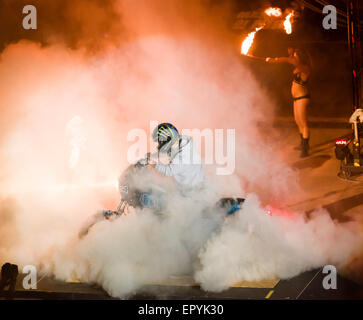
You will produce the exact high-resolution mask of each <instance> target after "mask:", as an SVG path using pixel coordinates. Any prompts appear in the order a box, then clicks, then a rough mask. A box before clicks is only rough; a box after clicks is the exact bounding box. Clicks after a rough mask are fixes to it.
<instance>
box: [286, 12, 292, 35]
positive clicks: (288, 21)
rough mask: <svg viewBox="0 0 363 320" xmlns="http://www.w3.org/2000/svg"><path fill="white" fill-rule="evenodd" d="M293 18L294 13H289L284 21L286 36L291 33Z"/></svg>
mask: <svg viewBox="0 0 363 320" xmlns="http://www.w3.org/2000/svg"><path fill="white" fill-rule="evenodd" d="M293 16H294V11H291V12H290V13H289V14H288V15H287V16H286V19H285V21H284V28H285V31H286V33H287V34H291V32H292V17H293Z"/></svg>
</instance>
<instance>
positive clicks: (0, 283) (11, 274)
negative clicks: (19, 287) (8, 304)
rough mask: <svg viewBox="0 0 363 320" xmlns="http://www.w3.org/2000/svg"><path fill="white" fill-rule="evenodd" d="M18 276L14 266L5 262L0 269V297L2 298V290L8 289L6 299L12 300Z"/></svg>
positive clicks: (16, 268) (16, 267)
mask: <svg viewBox="0 0 363 320" xmlns="http://www.w3.org/2000/svg"><path fill="white" fill-rule="evenodd" d="M18 274H19V271H18V266H17V265H16V264H11V263H9V262H7V263H5V264H4V265H3V266H2V267H1V280H0V296H3V294H4V289H5V288H6V287H9V289H8V291H7V294H6V298H8V299H12V298H13V296H14V292H15V285H16V279H17V277H18Z"/></svg>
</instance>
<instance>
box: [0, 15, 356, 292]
mask: <svg viewBox="0 0 363 320" xmlns="http://www.w3.org/2000/svg"><path fill="white" fill-rule="evenodd" d="M169 9H170V8H169ZM151 12H153V11H151ZM173 12H174V11H173ZM131 20H132V19H131ZM127 21H128V19H127V16H125V17H124V20H123V23H127ZM148 21H149V20H148ZM149 22H150V21H149ZM130 23H131V22H130ZM132 23H135V21H133V22H132ZM157 28H161V29H162V26H159V25H158V26H157ZM188 32H189V33H190V36H186V35H185V34H188ZM0 77H1V79H3V81H2V83H1V85H0V96H1V97H2V99H1V107H2V110H3V117H4V118H6V119H7V122H6V123H7V127H6V129H4V131H3V132H2V136H1V138H2V141H1V142H2V144H1V161H2V166H1V169H0V191H1V194H2V196H3V197H4V200H3V201H2V202H1V203H2V210H1V212H0V214H1V216H0V219H1V221H2V222H4V223H2V225H1V227H0V232H1V233H0V235H1V236H2V238H4V239H6V240H5V241H4V242H2V243H1V244H0V254H1V255H0V260H2V261H5V260H6V259H9V260H10V259H12V260H13V261H14V262H15V263H19V264H21V265H26V264H34V265H36V266H38V267H39V268H40V270H41V272H46V273H47V274H49V275H54V276H56V277H57V278H59V279H63V280H65V279H68V278H75V277H77V278H80V279H81V280H83V281H88V282H96V283H98V284H100V285H102V286H103V288H105V289H106V290H107V291H108V292H109V293H110V294H111V295H113V296H117V297H124V296H127V295H129V294H132V293H133V292H135V291H137V290H138V289H139V288H140V287H142V286H143V285H145V284H149V283H153V282H158V281H162V280H164V279H166V278H168V277H169V276H171V275H175V274H186V273H189V274H192V275H194V277H195V279H196V280H197V281H200V283H201V284H202V287H203V288H204V289H206V290H213V291H220V290H222V289H225V288H227V287H228V286H229V285H231V284H232V283H233V282H234V281H241V280H261V279H266V278H274V277H281V278H288V277H291V276H294V275H296V274H298V273H300V272H302V271H304V270H307V269H310V268H313V267H317V266H319V265H322V264H325V263H330V262H331V263H335V264H337V265H341V264H344V263H345V262H346V260H347V258H348V256H349V255H350V253H351V252H352V251H353V250H354V249H355V248H356V247H355V244H356V243H357V241H358V239H357V238H356V237H355V235H354V233H353V231H351V226H338V225H335V224H334V223H333V222H332V221H331V220H330V218H329V217H328V215H327V214H326V213H323V212H320V213H317V217H315V218H313V219H312V221H310V222H306V221H304V218H303V217H301V216H297V217H296V218H295V219H294V220H291V221H290V220H284V219H282V218H281V219H279V218H272V217H269V216H267V215H266V214H265V211H264V210H263V209H262V208H261V205H260V204H259V202H258V200H257V199H256V196H251V197H250V198H249V200H248V202H247V204H246V206H245V208H244V209H243V211H242V212H241V214H240V215H237V216H236V217H230V218H228V219H227V220H226V221H224V217H223V216H221V213H218V212H212V213H209V214H206V213H205V211H204V208H205V207H206V206H211V205H213V204H214V203H215V201H216V200H217V199H218V198H219V197H221V196H222V195H223V196H228V195H244V194H245V193H246V192H248V193H249V192H252V191H256V193H257V194H258V196H259V197H260V198H262V199H263V201H264V203H265V202H266V203H267V202H269V201H274V202H280V203H283V201H286V199H287V198H288V196H289V193H290V192H291V191H292V190H295V191H297V190H298V185H297V183H296V175H295V174H294V172H293V171H292V170H291V169H290V168H288V167H287V166H286V164H285V163H283V162H282V161H281V157H280V155H279V153H278V152H277V151H276V150H273V147H272V146H267V145H266V144H265V143H264V141H263V139H262V137H261V136H260V133H259V131H258V128H257V125H256V124H257V121H262V120H263V121H266V122H267V123H268V122H269V121H270V120H271V117H272V113H273V105H272V104H271V103H270V102H269V99H268V95H267V93H266V92H265V91H264V90H263V89H262V88H261V87H260V86H259V84H258V83H257V82H256V81H255V79H254V77H253V76H252V74H251V73H250V72H249V70H248V69H247V68H246V67H245V66H244V65H243V64H242V63H241V61H240V60H239V57H238V56H236V55H235V54H234V52H233V48H232V47H231V46H230V45H229V44H228V41H227V40H226V41H225V40H224V39H223V37H221V38H220V39H218V41H214V42H213V41H212V42H209V41H204V40H203V39H201V38H198V37H197V36H193V33H192V31H191V30H189V31H188V30H184V32H183V34H182V35H181V36H179V37H176V36H175V35H173V36H168V34H167V32H164V33H155V34H150V33H148V34H146V35H144V36H143V35H142V32H141V31H139V30H138V34H137V37H135V39H134V40H131V39H128V42H124V43H123V44H122V45H120V46H118V47H108V48H107V49H105V50H104V51H102V52H100V53H99V54H97V55H94V56H92V57H89V56H87V55H86V54H85V52H84V50H83V49H79V50H73V51H72V50H69V49H67V48H64V47H63V46H60V45H52V46H50V47H46V48H41V47H40V46H38V45H37V44H34V43H29V42H20V43H18V44H14V45H11V46H8V47H7V48H6V50H5V51H4V52H3V53H2V55H1V60H0ZM75 117H80V118H81V119H82V124H83V125H84V132H85V134H86V139H84V144H83V145H82V149H81V150H80V153H79V161H78V163H77V165H76V166H74V167H73V168H70V167H69V159H70V156H71V155H72V147H71V144H72V143H71V142H70V139H71V138H70V137H69V134H68V133H67V124H69V121H70V120H71V119H74V118H75ZM151 120H158V121H160V122H163V121H168V122H172V123H174V124H175V125H176V126H177V127H178V128H180V129H182V128H189V129H192V128H199V129H204V128H212V129H214V128H224V129H226V128H235V129H236V144H237V145H236V174H235V175H233V176H227V177H216V176H215V174H214V173H215V171H214V168H212V169H213V170H211V168H207V171H208V172H209V174H208V181H209V182H210V187H209V188H208V189H207V190H206V194H203V195H196V198H195V199H193V198H181V197H180V196H176V195H170V199H169V205H170V207H169V210H168V211H167V213H168V218H166V219H162V220H160V219H159V218H158V217H155V216H154V215H152V214H151V213H150V212H148V211H147V210H145V211H143V212H137V213H136V214H133V215H132V214H131V215H129V216H126V217H122V218H120V219H118V220H115V221H113V222H109V221H103V222H100V223H98V224H97V225H96V226H94V228H92V230H91V232H90V233H89V235H87V236H86V237H85V238H84V239H83V240H82V241H80V240H79V239H78V232H79V231H80V229H81V227H82V225H83V223H84V222H85V220H87V218H89V217H90V216H92V215H93V214H94V213H95V212H96V210H98V209H102V208H110V209H112V208H113V206H115V205H116V204H117V201H118V194H117V191H116V188H115V186H114V185H115V183H116V182H117V177H118V175H119V174H120V173H121V171H122V170H123V169H124V168H125V167H126V166H127V165H128V163H127V161H126V153H127V149H128V147H129V146H130V142H127V140H126V137H127V133H128V132H129V130H131V129H134V128H142V129H145V130H149V121H151ZM82 141H83V140H82ZM266 181H269V183H268V185H267V184H266ZM11 201H14V202H11ZM337 237H339V238H342V239H343V240H342V241H340V243H342V245H341V246H338V247H337V246H332V242H333V241H334V243H335V240H336V238H337ZM208 239H210V241H208V242H207V240H208ZM322 239H323V240H322ZM205 244H206V245H205Z"/></svg>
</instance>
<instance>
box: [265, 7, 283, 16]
mask: <svg viewBox="0 0 363 320" xmlns="http://www.w3.org/2000/svg"><path fill="white" fill-rule="evenodd" d="M265 13H266V14H267V15H268V16H269V17H271V16H274V17H280V16H281V14H282V12H281V9H280V8H272V7H271V8H267V9H266V10H265Z"/></svg>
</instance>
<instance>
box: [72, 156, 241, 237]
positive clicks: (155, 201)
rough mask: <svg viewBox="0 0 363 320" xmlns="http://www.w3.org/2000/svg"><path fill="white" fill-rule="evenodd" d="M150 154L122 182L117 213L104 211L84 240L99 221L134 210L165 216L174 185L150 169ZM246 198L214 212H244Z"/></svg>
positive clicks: (223, 203)
mask: <svg viewBox="0 0 363 320" xmlns="http://www.w3.org/2000/svg"><path fill="white" fill-rule="evenodd" d="M149 157H150V156H149V154H148V155H147V156H146V158H145V159H142V160H140V161H139V162H137V163H136V164H132V165H130V166H129V167H128V168H126V170H125V171H124V172H123V174H122V175H121V176H120V178H119V193H120V195H121V200H120V203H119V205H118V206H117V208H116V210H101V211H99V212H97V213H96V214H95V215H94V216H93V217H92V218H91V221H90V222H89V223H87V224H86V225H85V226H84V227H83V228H82V230H81V232H80V233H79V238H83V237H84V236H86V235H87V234H88V232H89V230H90V229H91V228H92V227H93V226H94V225H95V224H96V223H97V222H99V221H102V220H105V219H106V220H110V221H111V220H113V219H116V218H119V217H121V216H122V215H125V214H128V213H129V210H130V207H132V208H134V209H144V208H148V209H150V211H151V212H152V213H153V214H156V215H159V216H162V214H163V211H164V210H165V208H166V203H167V196H168V193H169V192H170V185H171V184H170V181H167V180H168V178H166V179H162V178H160V175H159V174H157V173H155V171H154V170H152V169H151V166H150V165H149V159H150V158H149ZM244 201H245V199H243V198H233V197H230V198H222V199H220V200H219V201H218V202H217V203H216V204H215V205H214V207H212V208H214V209H217V210H222V211H224V213H225V214H226V215H233V214H235V213H236V212H238V211H239V210H241V208H242V205H243V202H244Z"/></svg>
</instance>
